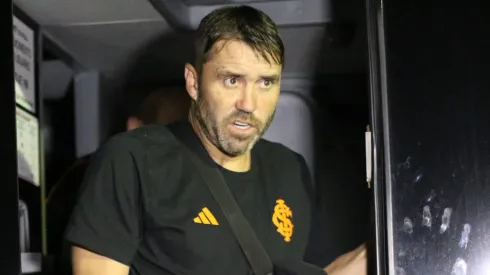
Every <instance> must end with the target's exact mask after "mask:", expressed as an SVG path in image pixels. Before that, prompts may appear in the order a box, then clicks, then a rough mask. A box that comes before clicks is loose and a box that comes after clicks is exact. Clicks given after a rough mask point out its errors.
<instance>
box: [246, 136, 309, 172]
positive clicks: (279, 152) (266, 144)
mask: <svg viewBox="0 0 490 275" xmlns="http://www.w3.org/2000/svg"><path fill="white" fill-rule="evenodd" d="M255 148H256V151H257V152H258V153H259V154H261V155H263V156H264V157H265V158H267V159H268V160H269V161H272V162H280V163H281V165H284V164H285V162H287V163H290V164H293V165H298V166H303V165H306V162H305V160H304V158H303V156H302V155H300V154H298V153H296V152H295V151H293V150H291V149H289V148H288V147H286V146H285V145H283V144H281V143H278V142H273V141H270V140H266V139H260V140H259V141H258V142H257V144H256V147H255Z"/></svg>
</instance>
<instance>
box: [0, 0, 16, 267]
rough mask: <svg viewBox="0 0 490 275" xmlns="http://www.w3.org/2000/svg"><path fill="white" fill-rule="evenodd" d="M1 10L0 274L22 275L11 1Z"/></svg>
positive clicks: (2, 6) (3, 5) (2, 4)
mask: <svg viewBox="0 0 490 275" xmlns="http://www.w3.org/2000/svg"><path fill="white" fill-rule="evenodd" d="M0 12H1V13H2V15H1V16H0V18H1V21H2V24H0V27H1V28H2V30H3V31H2V33H3V39H2V43H3V50H2V58H1V59H0V64H1V65H0V66H1V67H2V68H1V71H2V81H0V117H1V118H2V134H1V135H0V162H1V166H0V167H1V168H0V171H1V173H2V179H1V186H2V189H1V194H2V199H0V213H1V214H0V218H1V220H2V230H1V239H2V242H1V244H2V245H1V246H2V247H1V249H0V263H1V264H0V273H1V274H5V275H11V274H20V251H19V218H18V212H19V210H18V190H17V144H16V136H15V133H16V126H15V93H14V73H13V70H14V65H13V64H14V63H13V42H12V38H13V35H12V1H11V0H7V1H2V2H1V8H0Z"/></svg>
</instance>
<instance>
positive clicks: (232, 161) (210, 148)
mask: <svg viewBox="0 0 490 275" xmlns="http://www.w3.org/2000/svg"><path fill="white" fill-rule="evenodd" d="M189 121H190V123H191V125H192V128H193V129H194V132H196V134H197V136H198V137H199V139H200V140H201V142H202V144H203V145H204V148H205V149H206V151H207V152H208V154H209V156H210V157H211V158H212V159H213V160H214V162H216V163H217V164H218V165H220V166H221V167H223V168H225V169H227V170H230V171H233V172H246V171H248V170H250V166H251V163H252V161H251V154H250V151H249V152H247V153H246V154H243V155H239V156H234V157H230V156H229V155H226V154H225V153H223V152H222V151H221V150H220V149H218V148H217V147H216V146H215V145H214V144H213V143H212V142H211V141H209V139H208V138H207V137H206V135H205V134H204V132H203V130H202V128H201V126H200V125H199V123H198V122H197V121H196V119H195V118H194V117H193V116H189Z"/></svg>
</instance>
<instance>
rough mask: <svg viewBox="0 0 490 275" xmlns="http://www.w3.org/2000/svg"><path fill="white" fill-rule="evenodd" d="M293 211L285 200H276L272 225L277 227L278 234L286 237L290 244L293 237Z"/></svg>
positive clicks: (285, 239)
mask: <svg viewBox="0 0 490 275" xmlns="http://www.w3.org/2000/svg"><path fill="white" fill-rule="evenodd" d="M292 217H293V211H291V208H289V206H287V204H286V202H285V201H284V200H283V199H278V200H276V206H275V207H274V214H273V215H272V223H273V224H274V225H275V226H276V227H277V232H278V233H279V234H281V235H282V236H283V237H284V241H285V242H290V241H291V237H292V236H293V227H294V225H293V222H292V220H291V219H292Z"/></svg>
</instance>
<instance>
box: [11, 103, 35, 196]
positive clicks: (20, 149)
mask: <svg viewBox="0 0 490 275" xmlns="http://www.w3.org/2000/svg"><path fill="white" fill-rule="evenodd" d="M16 122H17V164H18V173H19V177H20V178H22V179H23V180H25V181H28V182H30V183H32V184H34V185H36V186H39V184H40V177H39V168H40V165H39V123H38V120H37V118H36V117H34V116H33V115H31V114H29V113H28V112H26V111H24V110H22V109H21V108H19V107H16Z"/></svg>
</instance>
